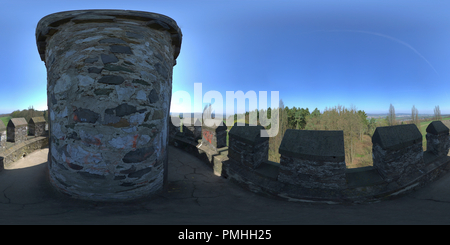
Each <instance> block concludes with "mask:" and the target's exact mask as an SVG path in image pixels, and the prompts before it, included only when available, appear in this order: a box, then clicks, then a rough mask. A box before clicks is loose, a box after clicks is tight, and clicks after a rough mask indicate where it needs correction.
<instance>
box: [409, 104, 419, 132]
mask: <svg viewBox="0 0 450 245" xmlns="http://www.w3.org/2000/svg"><path fill="white" fill-rule="evenodd" d="M411 122H412V123H413V124H415V125H416V126H417V128H418V129H420V122H419V111H418V110H417V108H416V106H415V105H413V107H412V109H411Z"/></svg>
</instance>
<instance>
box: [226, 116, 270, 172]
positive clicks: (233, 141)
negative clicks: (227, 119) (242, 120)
mask: <svg viewBox="0 0 450 245" xmlns="http://www.w3.org/2000/svg"><path fill="white" fill-rule="evenodd" d="M263 129H264V127H263V126H261V125H258V126H256V125H250V124H245V126H238V125H237V123H235V124H234V125H233V127H232V128H231V130H230V132H229V133H228V158H229V159H230V160H234V161H235V162H237V163H239V164H241V165H242V166H244V167H247V168H250V169H256V168H258V167H259V166H260V165H261V163H262V162H264V161H267V160H268V159H269V137H261V130H263Z"/></svg>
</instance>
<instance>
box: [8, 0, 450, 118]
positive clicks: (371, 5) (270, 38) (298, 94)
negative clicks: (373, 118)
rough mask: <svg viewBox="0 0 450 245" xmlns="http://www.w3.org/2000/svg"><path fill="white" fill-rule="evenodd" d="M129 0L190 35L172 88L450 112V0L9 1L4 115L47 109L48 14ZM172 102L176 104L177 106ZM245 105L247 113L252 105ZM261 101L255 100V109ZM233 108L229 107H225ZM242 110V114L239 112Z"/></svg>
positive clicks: (311, 103)
mask: <svg viewBox="0 0 450 245" xmlns="http://www.w3.org/2000/svg"><path fill="white" fill-rule="evenodd" d="M78 9H129V10H140V11H149V12H155V13H160V14H164V15H167V16H169V17H171V18H173V19H174V20H175V21H176V22H177V23H178V25H179V27H180V28H181V30H182V33H183V41H182V46H181V53H180V55H179V57H178V59H177V65H176V66H175V67H174V73H173V90H172V92H173V93H174V92H176V91H187V92H188V93H189V94H191V99H192V101H191V103H183V104H182V105H181V106H180V105H179V106H177V107H175V106H173V107H172V110H171V111H172V112H183V111H195V112H198V111H201V109H202V108H203V106H201V107H200V106H199V107H197V108H195V107H194V103H193V100H194V98H193V97H194V83H201V84H202V92H203V94H205V93H206V92H207V91H211V90H215V91H218V92H219V93H220V94H222V95H223V97H224V98H223V99H224V101H225V99H226V97H225V95H226V91H234V92H236V91H238V90H241V91H243V92H244V93H245V92H248V91H255V92H256V93H257V94H258V92H259V91H267V92H268V95H269V98H268V103H269V105H270V101H271V100H270V91H279V98H280V99H282V100H283V102H284V105H285V106H289V107H293V106H296V107H301V108H309V109H310V111H312V110H314V108H316V107H317V108H318V109H319V110H320V111H321V112H323V110H324V109H325V107H328V108H330V107H334V106H336V105H338V104H340V105H342V106H345V107H347V108H349V107H350V106H351V105H353V106H355V107H356V108H357V109H358V110H364V111H366V113H387V112H388V111H389V105H390V104H391V103H392V104H393V105H394V107H395V110H396V112H397V113H410V112H411V108H412V106H413V105H415V107H416V108H417V109H418V110H419V114H432V113H433V109H434V107H435V106H436V105H439V107H440V110H441V113H442V114H450V69H449V67H450V15H449V14H448V12H449V10H450V2H448V1H436V0H427V1H413V0H409V1H368V0H365V1H323V0H316V1H283V0H277V1H275V0H271V1H264V0H259V1H257V0H252V1H250V0H234V1H215V0H209V1H206V0H205V1H191V0H180V1H174V0H165V1H151V0H147V1H133V0H128V1H114V0H108V1H96V0H90V1H83V0H79V1H61V0H57V1H46V0H40V1H20V0H18V1H5V0H2V1H1V2H0V30H1V38H0V53H1V58H0V72H1V73H0V74H1V86H0V113H9V112H12V111H13V110H18V109H19V110H22V109H27V108H28V107H29V106H31V105H33V106H34V108H35V109H38V110H44V109H46V107H47V93H46V84H47V80H46V79H47V78H46V70H45V66H44V62H42V61H41V60H40V58H39V55H38V52H37V48H36V42H35V28H36V25H37V23H38V21H39V20H40V19H41V18H42V17H44V16H45V15H48V14H51V13H55V12H60V11H67V10H78ZM174 103H175V102H174V101H173V100H172V104H173V105H174ZM246 104H247V108H246V110H248V109H249V108H248V103H246ZM250 109H251V110H253V109H255V108H250ZM224 110H225V108H224ZM239 112H240V111H239Z"/></svg>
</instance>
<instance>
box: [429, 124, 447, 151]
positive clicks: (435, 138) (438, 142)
mask: <svg viewBox="0 0 450 245" xmlns="http://www.w3.org/2000/svg"><path fill="white" fill-rule="evenodd" d="M426 131H427V134H426V138H427V151H429V152H431V153H433V154H434V155H438V156H447V154H448V152H449V149H450V136H449V128H448V127H447V126H446V125H445V124H444V123H443V122H441V121H433V122H431V123H430V124H429V125H428V127H427V129H426Z"/></svg>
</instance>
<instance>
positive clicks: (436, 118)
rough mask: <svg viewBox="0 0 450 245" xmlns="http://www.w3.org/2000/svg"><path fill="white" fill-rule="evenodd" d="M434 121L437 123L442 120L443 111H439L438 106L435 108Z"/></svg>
mask: <svg viewBox="0 0 450 245" xmlns="http://www.w3.org/2000/svg"><path fill="white" fill-rule="evenodd" d="M433 120H435V121H440V120H442V116H441V110H440V109H439V106H438V105H437V106H435V107H434V118H433Z"/></svg>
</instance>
